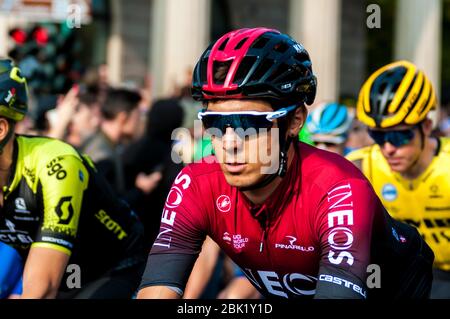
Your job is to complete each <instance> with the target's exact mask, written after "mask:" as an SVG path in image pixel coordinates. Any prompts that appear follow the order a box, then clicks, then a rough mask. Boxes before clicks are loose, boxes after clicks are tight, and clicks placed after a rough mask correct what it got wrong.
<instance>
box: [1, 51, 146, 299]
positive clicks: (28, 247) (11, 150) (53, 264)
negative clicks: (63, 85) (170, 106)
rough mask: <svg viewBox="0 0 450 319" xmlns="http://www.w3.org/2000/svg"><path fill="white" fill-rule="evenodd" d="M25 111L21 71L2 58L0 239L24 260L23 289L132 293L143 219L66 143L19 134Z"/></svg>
mask: <svg viewBox="0 0 450 319" xmlns="http://www.w3.org/2000/svg"><path fill="white" fill-rule="evenodd" d="M26 111H27V92H26V80H25V78H22V77H21V76H20V71H19V69H18V68H17V67H15V66H14V65H13V64H12V63H11V61H9V60H0V141H1V142H0V151H1V153H0V183H1V193H0V194H1V196H0V204H1V210H0V241H1V242H3V243H5V244H7V245H9V246H11V247H13V248H14V249H16V251H17V252H19V254H20V256H21V257H22V260H23V261H24V266H25V268H24V273H23V294H22V296H23V297H24V298H52V297H56V296H58V297H81V298H111V297H123V298H125V297H131V296H132V294H133V293H134V290H135V288H136V286H137V285H138V283H139V280H140V276H141V272H142V270H143V263H144V261H145V256H144V255H145V253H144V250H143V231H142V225H141V223H140V222H139V221H138V220H137V218H136V217H135V215H134V213H133V212H132V211H131V210H130V208H129V207H128V206H127V205H126V203H124V202H122V201H120V200H118V199H117V198H116V197H115V196H114V195H113V192H112V191H111V189H110V187H109V185H108V184H107V183H106V182H105V180H103V179H102V178H101V177H100V176H98V174H96V171H95V167H94V166H93V164H92V163H91V162H90V160H89V159H88V158H87V157H83V156H81V155H79V154H78V153H77V152H76V151H75V150H74V149H73V148H72V147H71V146H70V145H68V144H66V143H63V142H61V141H58V140H55V139H50V138H45V137H28V136H16V135H15V134H14V125H15V122H17V121H20V120H21V119H22V118H23V117H24V116H25V113H26ZM68 264H76V265H77V266H79V268H78V267H77V268H73V269H74V270H77V271H79V276H80V280H81V287H77V288H79V289H72V290H71V289H69V288H73V287H67V285H66V281H65V280H64V276H67V275H71V274H72V272H69V271H66V266H67V265H68ZM74 282H75V283H76V280H75V281H74Z"/></svg>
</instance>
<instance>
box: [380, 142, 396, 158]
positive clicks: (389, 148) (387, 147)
mask: <svg viewBox="0 0 450 319" xmlns="http://www.w3.org/2000/svg"><path fill="white" fill-rule="evenodd" d="M381 148H382V149H383V150H384V151H385V152H386V153H387V154H388V155H393V154H394V153H395V151H396V150H397V147H395V146H394V145H392V144H391V143H389V142H384V144H383V145H382V146H381Z"/></svg>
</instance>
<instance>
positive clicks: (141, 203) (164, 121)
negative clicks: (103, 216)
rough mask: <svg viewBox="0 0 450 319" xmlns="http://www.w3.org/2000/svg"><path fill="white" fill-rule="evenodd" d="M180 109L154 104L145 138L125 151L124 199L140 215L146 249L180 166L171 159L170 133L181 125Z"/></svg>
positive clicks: (174, 102)
mask: <svg viewBox="0 0 450 319" xmlns="http://www.w3.org/2000/svg"><path fill="white" fill-rule="evenodd" d="M182 121H183V109H182V108H181V106H180V104H179V101H178V100H176V99H167V100H159V101H156V102H155V103H154V104H153V106H152V107H151V109H150V112H149V113H148V120H147V127H146V132H145V135H144V136H143V137H142V138H141V139H139V140H138V141H136V142H135V143H133V144H131V145H129V146H128V147H127V148H126V151H125V152H124V157H123V163H124V168H125V178H126V186H127V187H126V188H127V190H128V192H127V194H126V196H125V199H126V200H127V201H128V202H129V203H130V204H131V206H132V208H133V209H134V210H135V211H136V212H137V213H138V214H139V215H140V217H141V220H142V221H143V223H144V226H145V231H146V233H147V235H146V239H147V241H148V244H149V246H150V245H151V244H152V243H153V241H154V239H155V238H156V235H157V233H158V230H159V224H160V219H161V212H162V209H163V207H164V202H165V199H166V197H167V194H168V193H169V190H170V187H171V185H172V182H173V180H174V179H175V177H176V175H177V174H178V172H179V171H180V170H181V169H182V167H183V165H182V164H178V163H180V161H178V163H175V162H174V161H173V160H172V158H173V156H176V155H175V154H174V153H173V152H172V132H173V130H175V129H176V128H178V127H180V126H181V123H182Z"/></svg>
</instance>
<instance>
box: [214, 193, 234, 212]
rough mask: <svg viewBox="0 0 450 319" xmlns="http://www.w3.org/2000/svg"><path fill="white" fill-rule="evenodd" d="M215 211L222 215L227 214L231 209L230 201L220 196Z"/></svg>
mask: <svg viewBox="0 0 450 319" xmlns="http://www.w3.org/2000/svg"><path fill="white" fill-rule="evenodd" d="M216 206H217V209H218V210H220V211H221V212H223V213H226V212H229V211H230V209H231V200H230V197H228V196H227V195H221V196H219V197H218V198H217V200H216Z"/></svg>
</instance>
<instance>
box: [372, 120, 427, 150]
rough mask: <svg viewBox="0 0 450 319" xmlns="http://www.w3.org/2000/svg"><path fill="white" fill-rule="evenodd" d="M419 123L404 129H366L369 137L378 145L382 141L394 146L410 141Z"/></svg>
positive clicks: (381, 143)
mask: <svg viewBox="0 0 450 319" xmlns="http://www.w3.org/2000/svg"><path fill="white" fill-rule="evenodd" d="M418 127H419V125H416V126H414V127H413V128H410V129H406V130H395V131H377V130H370V129H369V130H368V132H369V135H370V137H371V138H372V139H373V140H374V141H375V143H377V144H378V145H380V146H383V145H384V143H386V142H389V143H390V144H392V145H393V146H395V147H400V146H403V145H406V144H408V143H410V142H411V140H412V139H413V138H414V135H415V129H416V128H418Z"/></svg>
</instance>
